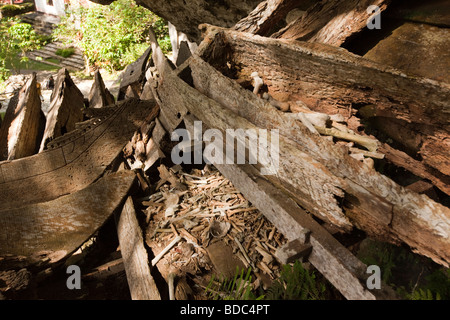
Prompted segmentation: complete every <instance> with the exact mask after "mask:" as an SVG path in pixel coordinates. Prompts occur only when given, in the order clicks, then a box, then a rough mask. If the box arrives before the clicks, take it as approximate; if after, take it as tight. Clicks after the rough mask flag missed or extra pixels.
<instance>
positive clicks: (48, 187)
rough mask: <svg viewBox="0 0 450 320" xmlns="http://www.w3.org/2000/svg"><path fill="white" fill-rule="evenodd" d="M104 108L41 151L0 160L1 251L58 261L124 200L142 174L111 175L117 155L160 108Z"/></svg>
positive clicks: (133, 103) (146, 104) (142, 104)
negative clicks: (9, 159) (138, 176)
mask: <svg viewBox="0 0 450 320" xmlns="http://www.w3.org/2000/svg"><path fill="white" fill-rule="evenodd" d="M104 110H105V111H104V112H103V116H101V117H99V116H97V117H94V118H92V119H91V120H88V121H86V122H82V123H79V124H77V128H76V129H75V130H73V131H71V132H70V133H67V134H65V135H63V136H61V137H59V138H56V139H54V140H52V141H51V142H50V143H48V144H47V148H48V149H47V150H44V151H43V152H41V153H39V154H36V155H33V156H30V157H25V158H22V159H18V160H14V161H3V162H0V197H1V199H2V201H1V203H0V226H1V228H2V230H4V231H3V233H2V238H1V241H0V242H1V244H0V257H3V258H4V257H11V256H22V257H25V258H27V259H31V260H33V259H34V260H36V259H37V260H40V259H41V260H42V259H44V257H47V258H46V259H48V258H49V257H50V261H51V262H55V261H58V260H60V259H62V258H64V257H66V256H67V255H69V254H70V253H72V252H73V251H74V250H75V249H76V248H78V247H79V246H80V245H81V244H82V243H83V242H84V241H86V240H87V239H88V238H89V237H90V236H91V235H92V234H93V233H94V232H95V231H96V230H97V229H98V228H99V227H100V226H101V225H102V224H103V223H104V222H105V221H106V220H107V219H108V217H110V216H111V215H112V214H113V213H114V211H115V210H116V208H119V207H120V205H121V204H123V202H124V201H125V199H126V197H127V195H128V192H129V190H130V188H131V185H132V183H133V181H134V178H135V174H134V173H132V172H129V171H128V172H122V173H111V172H114V171H115V170H116V169H117V168H115V167H116V166H117V165H118V163H116V161H115V160H116V159H117V158H118V156H119V155H120V154H121V152H122V149H123V147H124V146H125V145H126V143H127V142H128V141H129V139H130V138H131V137H132V136H133V134H134V132H135V131H136V130H138V129H139V128H140V127H141V126H142V125H143V124H144V123H145V121H148V120H150V121H151V120H152V119H154V118H155V117H156V116H157V114H158V112H159V110H158V106H157V105H156V104H155V102H154V101H150V100H148V101H140V100H138V99H127V100H125V101H123V102H121V103H118V104H117V105H116V106H113V107H107V108H104ZM31 260H30V261H31Z"/></svg>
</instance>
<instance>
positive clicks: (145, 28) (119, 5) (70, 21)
mask: <svg viewBox="0 0 450 320" xmlns="http://www.w3.org/2000/svg"><path fill="white" fill-rule="evenodd" d="M151 27H153V28H154V30H155V33H156V35H157V37H158V40H159V41H162V42H164V43H165V46H163V47H164V48H165V50H169V49H170V47H169V46H168V45H167V40H166V37H168V27H167V24H166V22H165V21H164V20H163V19H161V18H159V17H158V16H156V15H155V14H153V13H152V12H150V11H149V10H147V9H145V8H143V7H141V6H138V5H136V3H135V2H134V1H133V0H117V1H115V2H113V3H112V4H111V5H109V6H102V5H96V4H91V5H90V6H89V8H83V7H81V8H76V9H73V10H68V14H67V16H66V17H63V18H62V21H61V23H60V24H59V25H58V27H57V28H56V29H55V30H54V33H53V36H54V38H55V39H57V40H60V41H62V42H64V43H66V44H75V45H76V46H78V47H79V48H81V49H82V50H83V52H84V54H85V56H86V58H87V60H88V61H89V64H90V65H91V66H95V67H98V68H105V69H107V70H108V71H110V72H112V71H117V70H121V69H123V68H124V67H125V66H127V65H128V64H130V63H131V62H134V61H135V60H136V59H137V58H138V57H139V56H141V55H142V54H143V53H144V51H145V49H147V48H148V44H146V42H147V40H148V35H149V30H150V28H151ZM169 44H170V41H169Z"/></svg>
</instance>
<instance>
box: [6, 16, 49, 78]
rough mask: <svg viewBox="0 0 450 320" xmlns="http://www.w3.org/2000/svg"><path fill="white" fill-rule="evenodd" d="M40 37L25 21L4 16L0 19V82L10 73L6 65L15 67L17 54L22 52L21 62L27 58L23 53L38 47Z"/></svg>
mask: <svg viewBox="0 0 450 320" xmlns="http://www.w3.org/2000/svg"><path fill="white" fill-rule="evenodd" d="M41 43H42V38H41V37H40V36H38V35H37V34H36V32H35V31H34V29H33V27H32V26H31V25H29V24H27V23H21V22H20V20H19V19H16V18H4V19H1V20H0V82H2V81H4V80H5V79H7V78H8V76H9V75H10V70H9V68H8V65H10V66H12V68H14V69H16V68H17V67H18V64H17V59H16V57H17V55H18V54H19V53H22V55H21V56H22V58H21V59H20V60H21V61H22V62H23V61H26V60H28V59H27V58H26V56H25V53H26V52H27V51H29V50H34V49H38V48H39V47H40V45H41Z"/></svg>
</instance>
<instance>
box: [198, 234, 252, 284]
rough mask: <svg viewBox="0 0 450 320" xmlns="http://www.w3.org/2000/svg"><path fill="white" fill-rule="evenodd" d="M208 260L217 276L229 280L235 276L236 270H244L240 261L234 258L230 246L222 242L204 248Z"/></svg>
mask: <svg viewBox="0 0 450 320" xmlns="http://www.w3.org/2000/svg"><path fill="white" fill-rule="evenodd" d="M206 251H207V252H208V255H209V258H210V259H211V262H212V263H213V265H214V268H215V269H216V271H217V274H218V275H219V276H221V275H223V276H225V277H226V278H228V279H230V278H232V277H234V275H235V274H236V268H239V269H242V268H245V266H244V264H243V263H242V261H241V260H239V259H238V258H236V256H235V255H234V254H233V250H232V249H231V247H230V246H228V245H226V244H225V243H224V242H223V241H217V242H214V243H213V244H211V245H209V246H208V247H207V248H206Z"/></svg>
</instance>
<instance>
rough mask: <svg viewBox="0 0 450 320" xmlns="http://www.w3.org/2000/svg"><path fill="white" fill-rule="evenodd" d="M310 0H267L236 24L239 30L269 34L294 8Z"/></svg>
mask: <svg viewBox="0 0 450 320" xmlns="http://www.w3.org/2000/svg"><path fill="white" fill-rule="evenodd" d="M305 2H306V3H309V2H310V1H309V0H303V1H298V0H266V1H263V2H261V3H260V4H259V5H258V6H257V7H256V8H255V10H253V11H252V12H250V14H249V15H248V16H247V17H245V18H244V19H242V20H240V21H239V22H238V23H236V25H235V26H234V29H235V30H237V31H242V32H248V33H252V34H257V35H260V36H267V35H268V33H269V31H270V30H271V29H273V28H274V26H275V25H276V24H277V23H278V22H279V21H280V20H282V19H284V18H285V17H286V15H287V14H288V13H289V12H290V11H291V10H293V9H295V8H298V7H299V6H300V5H302V4H303V3H305Z"/></svg>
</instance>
